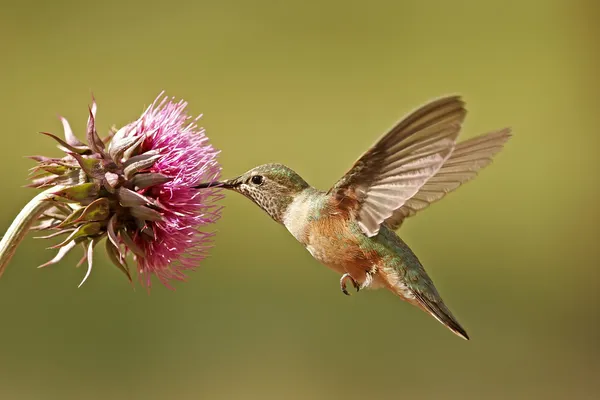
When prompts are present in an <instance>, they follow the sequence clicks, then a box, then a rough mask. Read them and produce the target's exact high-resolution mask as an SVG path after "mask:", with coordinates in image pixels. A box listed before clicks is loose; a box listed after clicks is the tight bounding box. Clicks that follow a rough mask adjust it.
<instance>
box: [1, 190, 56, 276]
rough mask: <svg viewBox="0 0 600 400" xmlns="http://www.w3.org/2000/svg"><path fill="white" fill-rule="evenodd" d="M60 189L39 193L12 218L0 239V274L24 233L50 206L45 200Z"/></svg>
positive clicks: (25, 233)
mask: <svg viewBox="0 0 600 400" xmlns="http://www.w3.org/2000/svg"><path fill="white" fill-rule="evenodd" d="M61 189H62V187H61V186H53V187H51V188H50V189H47V190H45V191H43V192H42V193H39V194H38V195H37V196H35V197H34V198H33V199H31V201H30V202H29V203H27V205H26V206H25V207H23V209H22V210H21V212H20V213H19V215H17V217H16V218H15V219H14V220H13V222H12V224H11V225H10V227H9V228H8V230H7V231H6V233H5V234H4V237H3V238H2V240H1V241H0V276H2V274H3V273H4V269H5V268H6V266H7V265H8V263H9V261H10V259H11V258H12V256H13V255H14V254H15V251H16V250H17V247H18V246H19V244H20V243H21V241H22V240H23V238H25V235H27V232H28V231H29V228H30V227H31V225H32V224H33V223H34V222H35V221H36V220H37V219H38V217H39V216H40V215H41V214H42V213H43V212H44V211H46V210H47V209H48V208H50V207H52V202H49V201H46V200H48V199H51V198H52V196H53V194H54V193H56V192H57V191H59V190H61Z"/></svg>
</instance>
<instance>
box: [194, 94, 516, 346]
mask: <svg viewBox="0 0 600 400" xmlns="http://www.w3.org/2000/svg"><path fill="white" fill-rule="evenodd" d="M466 113H467V112H466V109H465V103H464V102H463V101H462V100H461V98H460V96H448V97H443V98H439V99H437V100H434V101H431V102H429V103H428V104H425V105H423V106H421V107H420V108H418V109H416V110H415V111H413V112H412V113H409V114H408V115H407V116H406V117H404V118H403V119H401V120H400V122H398V123H397V124H396V125H395V126H394V127H393V128H392V129H391V130H389V131H388V132H387V133H386V134H385V135H383V136H382V137H381V138H380V139H379V140H378V141H377V142H376V143H375V144H374V145H373V146H372V147H371V148H370V149H368V150H367V151H366V152H365V153H364V154H363V155H362V156H361V157H360V158H359V159H358V160H357V161H356V162H355V163H354V165H353V166H352V167H351V168H350V170H349V171H348V172H347V173H346V174H345V175H344V176H343V177H342V178H341V179H340V180H338V181H337V182H336V183H335V184H334V185H333V186H332V187H331V188H330V189H329V190H327V191H322V190H318V189H315V188H314V187H312V186H311V185H309V184H308V183H307V182H306V181H305V180H304V179H303V178H302V177H301V176H300V175H298V174H297V173H296V172H294V171H293V170H292V169H290V168H289V167H287V166H285V165H282V164H274V163H272V164H264V165H260V166H257V167H255V168H252V169H251V170H249V171H248V172H246V173H244V174H242V175H241V176H239V177H237V178H233V179H228V180H223V181H217V182H206V183H202V184H199V185H197V186H195V188H198V189H201V188H207V187H214V186H219V187H222V188H225V189H229V190H232V191H235V192H238V193H240V194H242V195H244V196H245V197H247V198H249V199H250V200H252V201H253V202H254V203H255V204H256V205H258V206H259V207H260V208H262V209H263V210H264V211H266V212H267V214H269V215H270V216H271V218H273V219H274V220H275V221H276V222H278V223H280V224H282V225H284V226H285V227H286V228H287V230H288V231H289V232H290V233H291V234H292V235H293V236H294V238H296V239H297V240H298V241H299V242H300V243H301V244H302V245H303V246H304V247H305V248H306V249H307V250H308V251H309V252H310V254H311V255H312V256H313V257H314V258H315V259H316V260H318V261H319V262H321V263H322V264H324V265H325V266H327V267H329V268H331V269H333V270H334V271H336V272H338V273H339V274H341V278H340V289H341V291H342V292H343V293H344V294H346V295H349V294H350V293H349V292H348V290H347V285H348V283H350V284H351V285H352V286H353V287H354V288H355V290H356V291H357V292H358V291H360V290H362V289H366V288H373V289H376V288H385V289H387V290H389V291H390V292H392V293H393V294H395V295H397V296H398V297H400V298H401V299H402V300H405V301H407V302H408V303H410V304H412V305H414V306H417V307H418V308H420V309H421V310H423V311H425V312H426V313H428V314H430V315H431V316H433V317H434V318H435V319H436V320H438V321H439V322H441V323H442V324H443V325H445V326H446V327H447V328H448V329H450V330H451V331H452V332H454V333H455V334H456V335H458V336H459V337H461V338H463V339H466V340H469V336H468V334H467V332H466V330H465V329H464V328H463V327H462V326H461V325H460V324H459V323H458V321H457V320H456V318H455V317H454V316H453V315H452V313H451V312H450V310H449V309H448V307H447V306H446V304H445V303H444V301H443V300H442V298H441V296H440V294H439V293H438V291H437V289H436V288H435V286H434V284H433V281H432V280H431V278H430V277H429V275H428V274H427V272H426V271H425V269H424V268H423V265H422V264H421V262H420V261H419V259H418V258H417V256H416V255H415V254H414V253H413V251H412V250H411V249H410V247H409V246H408V245H407V244H406V243H405V242H404V241H403V240H402V239H400V237H399V236H398V235H397V234H396V232H395V231H396V230H397V229H398V228H400V226H401V225H402V223H403V221H404V220H405V219H406V218H408V217H411V216H413V215H415V214H417V213H418V212H419V211H421V210H423V209H425V208H427V207H428V206H429V205H430V204H431V203H434V202H436V201H438V200H440V199H441V198H443V197H444V196H445V195H446V194H448V193H449V192H452V191H453V190H455V189H457V188H458V187H459V186H461V185H462V184H463V183H465V182H467V181H469V180H471V179H472V178H474V177H475V176H476V175H477V173H478V171H479V170H480V169H482V168H484V167H485V166H487V165H488V164H490V163H491V161H492V157H493V156H494V155H495V154H496V153H498V152H499V151H500V150H501V149H502V147H503V145H504V144H505V142H506V141H507V140H508V139H509V137H510V128H504V129H500V130H496V131H492V132H489V133H487V134H483V135H480V136H477V137H474V138H472V139H469V140H466V141H462V142H460V143H457V137H458V134H459V132H460V129H461V126H462V123H463V121H464V119H465V116H466Z"/></svg>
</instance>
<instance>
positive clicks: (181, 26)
mask: <svg viewBox="0 0 600 400" xmlns="http://www.w3.org/2000/svg"><path fill="white" fill-rule="evenodd" d="M597 4H598V3H595V2H593V1H587V2H586V1H568V0H564V1H514V2H512V1H507V2H491V1H490V2H484V1H476V0H473V1H460V0H459V1H454V2H445V1H441V0H440V1H429V2H418V1H391V0H389V1H368V2H363V1H302V2H294V3H292V2H283V1H279V2H276V1H271V2H269V1H262V0H259V1H252V2H242V1H222V2H216V1H215V2H202V1H201V2H188V3H180V2H168V1H154V0H146V1H135V2H121V1H99V2H83V1H52V2H50V1H46V2H45V1H35V0H34V1H21V2H18V5H17V2H16V1H15V2H10V4H9V2H6V1H4V2H2V5H1V12H0V46H1V47H0V51H1V53H0V57H1V59H0V71H1V73H0V84H1V90H0V110H1V111H0V112H1V118H2V122H3V125H2V130H1V139H2V147H1V152H0V154H1V157H2V158H1V159H0V180H1V182H2V194H3V196H2V202H1V204H2V209H1V212H0V228H1V229H0V230H1V231H4V230H5V229H6V227H8V225H9V223H10V221H11V219H12V218H13V217H14V216H15V215H16V214H17V212H18V211H19V209H20V207H21V206H23V205H24V204H25V203H26V202H27V201H28V199H29V198H31V197H32V196H33V195H34V191H33V190H30V189H25V188H22V185H23V184H24V183H25V179H26V176H27V169H28V168H29V167H31V166H32V165H33V164H32V162H30V161H29V160H27V159H24V158H23V156H24V155H30V154H47V155H58V154H59V153H58V150H56V149H55V148H54V145H53V143H52V141H51V140H49V139H47V138H44V137H42V136H41V135H38V134H37V132H38V131H52V132H57V133H60V132H61V126H60V123H59V121H58V120H57V118H56V115H57V114H61V115H64V116H66V117H67V118H69V120H70V121H71V124H72V126H73V128H74V129H76V131H77V132H78V133H79V134H80V135H81V134H83V130H84V127H85V120H86V117H87V105H88V104H89V103H90V94H91V92H93V93H94V95H95V96H96V98H97V101H98V104H99V114H98V121H99V126H100V128H101V130H102V131H106V130H107V129H108V128H109V127H110V126H111V125H112V124H116V125H122V124H125V123H127V122H129V121H131V120H134V119H136V118H137V116H138V115H139V114H140V112H141V111H142V110H143V108H144V107H145V106H146V105H148V104H149V103H150V102H151V101H152V100H153V99H154V97H155V96H156V95H157V94H158V93H159V92H160V91H161V90H163V89H165V90H166V91H167V93H168V94H169V95H172V96H176V97H179V98H185V99H186V100H188V101H189V103H190V111H191V112H192V113H194V114H200V113H203V114H204V118H203V119H202V121H201V124H202V125H203V126H204V127H206V128H207V132H208V135H209V136H210V138H211V140H212V143H213V144H214V145H215V146H217V147H218V148H220V149H221V150H222V154H221V157H220V161H221V162H222V165H223V173H224V175H225V176H233V175H236V174H239V173H241V172H243V171H246V170H247V169H249V168H251V167H253V166H254V165H256V164H260V163H265V162H274V161H278V162H282V163H285V164H287V165H289V166H291V167H292V168H294V169H296V170H297V171H298V172H299V173H300V174H301V175H303V177H304V178H305V179H306V180H308V181H309V182H311V183H312V184H314V185H315V186H317V187H320V188H324V189H325V188H327V187H328V186H329V185H331V184H332V183H333V182H334V181H335V180H336V179H337V178H338V177H340V176H341V175H342V174H343V173H344V172H345V171H346V170H347V169H348V168H349V167H350V165H351V164H352V163H353V162H354V160H355V159H356V158H357V157H358V156H359V155H360V154H361V153H362V152H363V151H364V150H365V149H366V148H367V147H368V146H369V145H371V144H372V143H373V142H374V141H375V140H376V139H377V138H378V137H379V135H381V134H382V133H384V132H385V131H386V129H387V128H389V127H390V126H391V125H392V124H393V123H394V122H396V120H398V119H399V118H400V117H402V116H403V115H404V114H405V113H406V112H408V111H410V110H412V109H413V108H415V107H417V106H419V105H420V104H422V103H424V102H426V101H428V100H430V99H432V98H434V97H437V96H441V95H444V94H448V93H461V94H462V95H464V98H465V100H466V101H467V105H468V108H469V115H468V117H467V122H466V125H465V129H464V133H463V137H464V138H468V137H471V136H473V135H476V134H479V133H483V132H485V131H488V130H492V129H496V128H501V127H504V126H507V125H509V126H512V127H513V129H514V133H515V135H514V137H513V139H512V140H511V141H510V143H509V144H508V146H507V147H506V148H505V150H504V151H503V152H502V153H501V154H500V155H499V156H498V157H497V158H496V160H495V162H494V164H492V166H491V167H489V168H488V169H486V170H485V171H484V172H483V173H482V174H481V175H480V177H479V178H478V179H476V180H475V181H473V182H471V183H469V184H467V185H466V186H465V187H463V188H461V189H460V190H459V191H458V192H456V193H453V194H452V195H450V196H449V197H447V198H446V199H444V201H442V202H440V203H438V204H435V205H434V206H432V207H431V208H430V209H429V210H427V211H425V212H423V213H422V214H420V215H419V216H418V217H417V218H414V219H411V220H410V221H409V222H407V223H406V224H405V226H404V227H403V228H402V230H401V232H400V233H401V236H402V237H403V238H404V239H405V240H406V241H407V242H408V243H409V244H410V245H411V246H412V247H413V249H414V250H415V252H416V253H417V254H418V255H419V257H420V258H421V260H422V262H423V263H424V265H425V266H426V267H427V269H428V271H429V272H430V274H431V275H432V277H433V279H434V281H435V282H436V284H437V286H438V288H439V290H440V292H441V293H442V295H443V297H444V299H445V300H446V302H447V303H448V304H449V306H450V308H451V309H452V310H453V311H454V313H455V314H456V316H457V317H458V319H459V320H460V321H461V323H462V324H463V325H464V326H465V328H466V329H467V330H468V332H469V334H470V335H471V337H472V340H471V341H470V342H465V341H462V340H460V339H459V338H457V337H455V336H454V335H452V334H451V333H450V332H448V331H447V330H446V329H445V328H444V327H442V326H441V325H440V324H439V323H437V322H436V321H435V320H434V319H433V318H431V317H429V316H427V315H425V314H424V313H422V312H420V311H419V310H417V309H415V308H412V307H410V306H409V305H407V304H405V303H403V302H401V301H400V300H399V299H397V298H395V297H394V296H393V295H391V294H389V293H386V292H382V291H381V292H375V291H365V292H361V293H359V294H358V295H355V296H352V297H346V296H343V295H342V294H341V293H340V290H339V285H338V278H339V276H337V275H336V274H334V273H333V272H331V271H329V270H328V269H326V268H325V267H323V266H321V265H319V264H318V263H317V262H316V261H314V260H313V259H312V258H311V256H310V254H309V253H308V252H307V251H305V250H304V249H303V248H302V247H301V246H300V245H298V244H297V243H296V242H295V241H294V239H293V238H292V237H291V235H289V234H288V233H287V231H286V230H285V229H284V228H283V227H281V226H278V225H277V224H275V223H274V222H273V221H272V220H271V219H270V218H268V216H267V215H266V214H264V213H263V212H262V211H261V210H260V209H258V208H257V207H256V206H254V205H252V204H251V203H250V202H249V201H248V200H246V199H244V198H242V197H241V196H239V195H236V194H231V195H228V196H227V198H226V199H225V200H224V201H223V203H222V204H223V205H224V206H225V209H224V213H223V217H222V219H221V221H220V222H219V223H218V224H217V226H216V228H217V229H218V230H219V233H218V235H217V243H216V247H215V248H214V249H213V251H212V252H211V256H210V258H209V259H207V260H206V261H205V262H204V263H203V264H202V265H201V266H200V267H199V269H198V270H197V271H196V272H195V273H192V274H191V275H190V279H189V282H187V283H185V284H181V285H177V290H176V291H175V292H172V291H169V290H167V289H164V288H162V287H160V286H158V285H157V286H155V288H154V290H153V291H152V293H151V294H150V295H148V294H147V293H146V291H145V290H143V289H142V288H140V287H137V288H136V290H132V289H131V287H130V286H129V285H128V283H127V282H126V280H125V279H123V276H122V274H121V273H120V272H118V271H117V270H116V269H115V268H114V267H113V266H112V265H111V264H109V263H108V262H107V261H106V259H105V258H104V257H103V256H102V257H99V260H98V262H97V263H96V266H95V269H94V270H93V272H92V275H91V279H89V280H88V282H87V283H86V284H85V285H84V286H83V287H82V288H81V289H77V285H78V284H79V282H80V280H81V278H82V277H83V274H84V270H82V269H76V268H75V267H74V265H75V263H76V262H77V260H78V259H79V257H80V255H79V254H73V255H71V256H70V257H68V259H67V260H65V261H63V262H61V263H60V264H59V265H56V266H53V267H51V268H48V269H45V270H37V269H36V268H35V267H36V266H37V265H39V264H41V263H42V262H43V261H45V260H47V259H48V258H49V257H50V256H51V255H52V254H53V253H52V252H50V251H47V250H45V247H46V246H48V243H44V242H42V241H36V240H34V239H27V240H26V241H25V242H24V243H23V245H22V246H21V247H20V248H19V250H18V252H17V254H16V256H15V258H14V259H13V261H12V264H11V265H10V266H9V268H8V270H7V272H6V273H5V275H4V276H3V277H2V279H1V280H0V315H1V316H2V323H1V325H0V398H1V399H115V400H117V399H338V398H339V399H348V400H350V399H370V398H372V399H411V398H417V399H596V398H598V396H599V390H600V383H599V381H598V376H599V374H600V361H599V360H598V357H599V356H600V350H599V348H598V346H599V345H598V339H599V337H600V315H599V310H598V305H599V300H600V299H599V297H600V294H599V293H598V282H599V275H600V274H599V269H600V265H599V259H600V258H599V256H600V246H599V245H598V238H599V233H600V232H599V228H598V222H599V221H598V220H599V214H600V211H599V209H598V195H599V190H600V185H599V181H598V173H597V168H598V165H597V161H598V150H599V149H600V139H599V138H600V134H599V132H598V127H599V125H600V116H599V113H598V108H599V106H600V100H599V97H598V93H599V91H600V84H599V81H598V70H599V69H600V56H599V55H598V37H600V29H599V28H598V27H597V19H598V5H597ZM594 25H595V26H594Z"/></svg>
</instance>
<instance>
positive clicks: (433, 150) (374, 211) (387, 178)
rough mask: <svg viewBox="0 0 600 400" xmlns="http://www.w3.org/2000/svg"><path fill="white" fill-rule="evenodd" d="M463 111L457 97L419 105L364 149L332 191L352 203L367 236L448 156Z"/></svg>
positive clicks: (432, 173) (373, 232)
mask: <svg viewBox="0 0 600 400" xmlns="http://www.w3.org/2000/svg"><path fill="white" fill-rule="evenodd" d="M465 115H466V110H465V109H464V103H463V102H462V100H461V99H460V98H459V97H458V96H451V97H446V98H442V99H439V100H435V101H433V102H431V103H429V104H427V105H425V106H423V107H421V108H419V109H418V110H416V111H414V112H413V113H411V114H409V115H408V116H407V117H406V118H404V119H403V120H402V121H400V122H399V123H398V124H397V125H396V126H395V127H394V128H392V129H391V130H390V131H389V132H388V133H387V134H386V135H384V136H383V137H382V138H381V139H380V140H379V141H378V142H377V143H376V144H375V145H374V146H373V147H371V148H370V149H369V150H368V151H367V152H366V153H365V154H363V155H362V156H361V157H360V158H359V159H358V161H357V162H356V163H355V164H354V166H353V167H352V168H351V169H350V171H348V173H347V174H346V175H344V176H343V177H342V178H341V179H340V180H339V181H338V182H337V183H336V184H335V185H334V186H333V188H331V190H330V191H329V193H334V194H335V196H336V198H338V200H339V201H340V204H342V203H343V204H346V206H347V207H349V208H352V207H354V208H353V210H352V211H356V213H357V214H356V215H357V220H358V223H359V226H360V227H361V229H362V230H363V232H364V233H365V234H366V235H367V236H374V235H376V234H377V233H378V232H379V227H380V225H381V224H382V223H383V222H384V221H385V220H386V219H388V218H390V217H391V216H392V215H393V214H394V211H396V210H398V209H399V208H401V207H402V206H403V205H404V204H405V203H406V202H407V201H408V200H409V199H410V198H411V197H413V196H414V195H415V194H416V193H417V192H418V191H419V189H420V188H421V187H422V186H423V185H424V184H425V183H426V182H427V181H428V180H429V179H430V178H431V177H432V176H434V175H435V174H436V173H437V172H438V170H439V169H440V168H441V167H442V165H443V164H444V162H445V161H446V160H447V159H448V157H450V155H451V154H452V151H453V150H454V146H455V142H456V137H457V136H458V133H459V131H460V127H461V124H462V122H463V120H464V117H465ZM347 199H352V200H354V201H345V200H347Z"/></svg>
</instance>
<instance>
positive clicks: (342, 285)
mask: <svg viewBox="0 0 600 400" xmlns="http://www.w3.org/2000/svg"><path fill="white" fill-rule="evenodd" d="M347 279H350V282H352V286H354V288H355V289H356V291H357V292H358V291H359V290H360V285H359V284H358V282H356V280H354V278H353V277H352V276H350V274H348V273H345V274H344V275H342V277H341V278H340V288H341V289H342V293H344V294H345V295H346V296H350V293H349V292H348V291H347V290H346V280H347Z"/></svg>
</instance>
